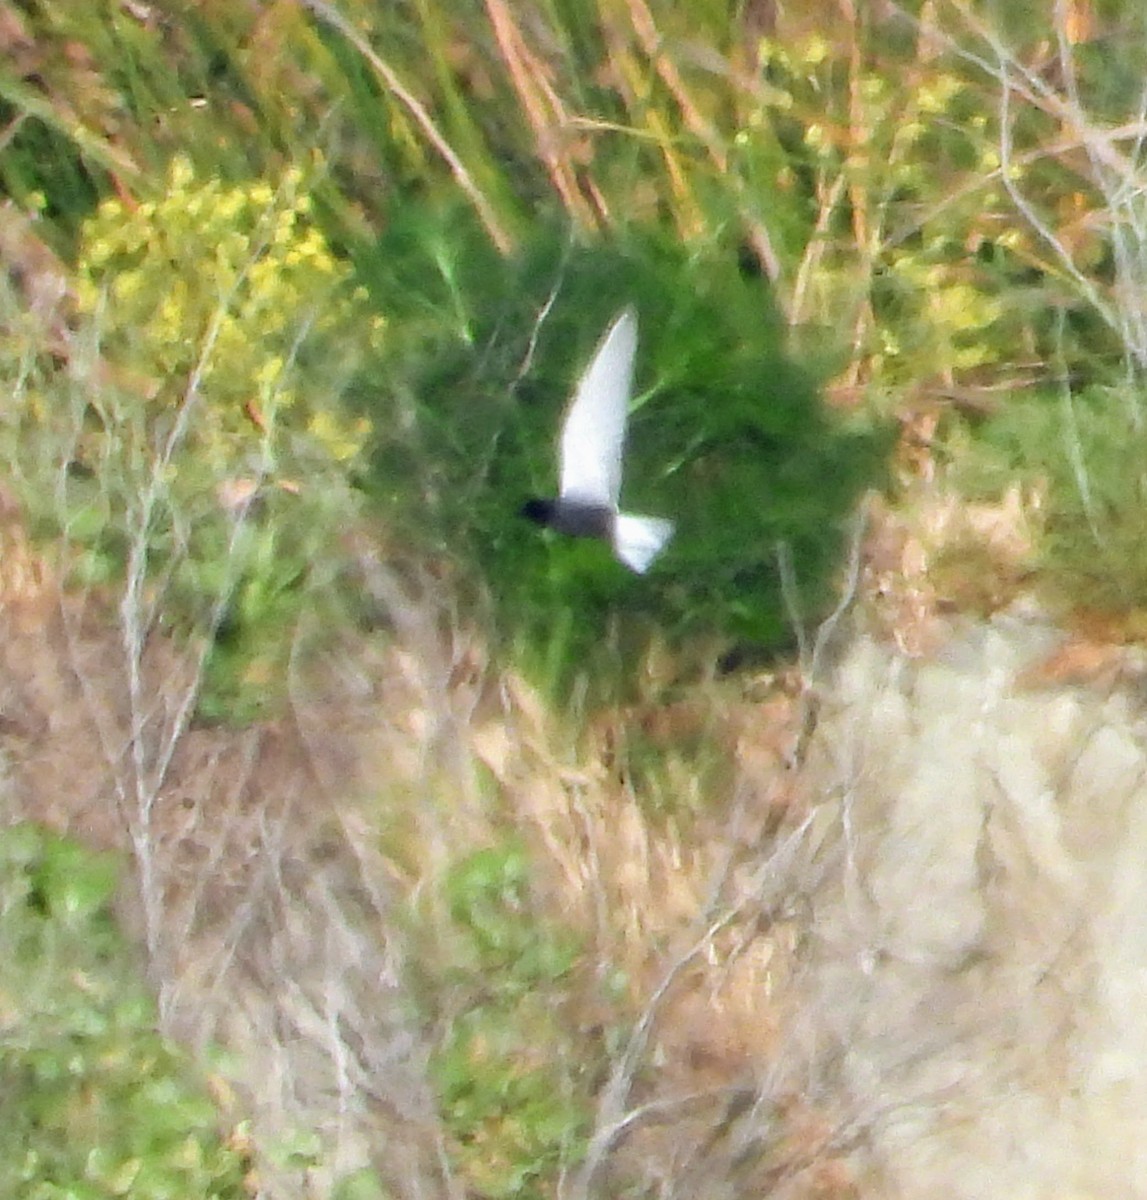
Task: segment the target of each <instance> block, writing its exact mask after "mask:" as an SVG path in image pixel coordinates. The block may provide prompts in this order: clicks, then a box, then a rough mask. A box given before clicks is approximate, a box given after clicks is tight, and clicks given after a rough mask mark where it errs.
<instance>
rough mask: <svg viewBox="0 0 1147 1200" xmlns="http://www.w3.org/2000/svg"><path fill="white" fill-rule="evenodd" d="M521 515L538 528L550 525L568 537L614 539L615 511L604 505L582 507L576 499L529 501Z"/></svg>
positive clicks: (585, 505) (523, 507)
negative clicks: (538, 526) (534, 523)
mask: <svg viewBox="0 0 1147 1200" xmlns="http://www.w3.org/2000/svg"><path fill="white" fill-rule="evenodd" d="M522 516H524V517H529V519H530V520H531V521H534V522H536V523H537V524H538V525H547V526H549V528H550V529H556V530H557V532H558V533H564V534H566V535H567V536H568V537H592V538H603V539H604V540H606V541H609V540H610V538H612V537H613V518H614V512H613V509H611V508H607V507H606V506H605V505H604V504H583V503H580V502H579V501H577V500H527V501H526V503H525V504H524V505H522Z"/></svg>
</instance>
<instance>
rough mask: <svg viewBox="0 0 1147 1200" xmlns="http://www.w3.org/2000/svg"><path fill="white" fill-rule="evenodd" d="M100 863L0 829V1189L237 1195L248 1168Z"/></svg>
mask: <svg viewBox="0 0 1147 1200" xmlns="http://www.w3.org/2000/svg"><path fill="white" fill-rule="evenodd" d="M114 887H115V871H114V868H113V866H112V865H111V863H110V862H109V861H108V860H107V859H106V858H102V857H99V856H96V855H93V854H91V853H89V852H87V851H85V850H83V849H82V848H80V847H79V846H77V845H76V844H75V843H74V842H71V841H68V840H66V839H64V838H60V837H57V836H56V835H54V834H50V833H47V832H45V831H43V830H41V829H39V828H37V827H35V826H32V825H19V826H15V827H12V828H8V829H5V830H3V831H0V1028H2V1031H3V1037H2V1038H0V1194H3V1195H4V1196H11V1197H14V1198H15V1197H19V1198H20V1200H105V1198H107V1197H114V1196H130V1197H132V1200H176V1198H178V1200H195V1198H197V1197H202V1198H203V1200H209V1198H210V1200H239V1198H240V1197H243V1196H246V1195H248V1194H249V1193H248V1192H247V1190H246V1188H245V1185H244V1178H245V1175H246V1171H247V1163H246V1161H245V1159H244V1156H243V1155H242V1154H241V1153H240V1152H238V1151H237V1150H233V1149H230V1148H229V1147H228V1146H227V1145H226V1144H225V1143H224V1142H223V1140H222V1139H221V1137H220V1135H219V1131H218V1129H217V1127H216V1122H217V1114H216V1112H215V1110H214V1108H213V1106H212V1104H211V1103H210V1101H209V1100H208V1099H207V1097H206V1096H205V1094H204V1093H203V1090H202V1087H201V1085H200V1083H199V1081H197V1080H196V1079H195V1076H194V1072H193V1071H192V1070H191V1068H190V1066H189V1064H188V1063H187V1062H186V1061H185V1060H184V1059H183V1057H182V1056H181V1055H180V1054H179V1053H178V1052H177V1051H176V1050H174V1049H173V1048H172V1047H171V1046H170V1045H169V1044H168V1043H167V1042H165V1041H164V1040H163V1038H161V1037H160V1036H159V1034H158V1033H157V1032H156V1013H155V1007H154V1004H153V1003H152V1001H151V999H150V998H149V997H148V995H147V992H146V990H145V988H144V986H143V983H142V981H141V980H140V979H139V977H138V974H137V969H136V966H137V964H136V963H135V961H134V959H133V957H132V955H131V953H130V952H129V951H128V949H127V947H126V945H125V943H124V942H123V940H122V938H121V937H120V935H119V933H118V931H117V929H116V926H115V922H114V920H113V917H112V914H111V910H110V907H109V905H110V901H111V895H112V892H113V890H114Z"/></svg>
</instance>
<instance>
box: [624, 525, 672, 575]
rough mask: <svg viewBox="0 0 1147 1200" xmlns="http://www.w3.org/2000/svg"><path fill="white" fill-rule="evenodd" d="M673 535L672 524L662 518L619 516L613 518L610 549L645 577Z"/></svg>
mask: <svg viewBox="0 0 1147 1200" xmlns="http://www.w3.org/2000/svg"><path fill="white" fill-rule="evenodd" d="M672 536H673V522H672V521H666V520H664V519H663V518H662V517H634V516H630V515H629V514H628V513H618V514H617V516H616V517H614V519H613V549H614V552H615V553H616V555H617V557H618V558H620V559H621V561H622V562H623V563H625V565H626V566H627V567H629V568H630V569H631V570H634V571H636V572H637V573H638V574H639V575H644V574H645V572H646V571H648V570H649V567H650V565H651V564H652V562H653V560H654V559H655V558H656V557H657V556H658V555H659V554H660V553H661V551H662V550H664V549H665V546H666V543H668V541H669V539H670V538H671V537H672Z"/></svg>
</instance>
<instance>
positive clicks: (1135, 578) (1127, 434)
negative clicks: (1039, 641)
mask: <svg viewBox="0 0 1147 1200" xmlns="http://www.w3.org/2000/svg"><path fill="white" fill-rule="evenodd" d="M972 461H973V463H974V464H975V468H976V470H975V473H974V474H973V473H972V468H971V467H969V468H966V470H965V473H966V474H967V475H969V476H970V477H971V478H972V479H973V480H974V481H975V482H978V484H979V486H981V487H990V486H991V484H992V483H993V482H995V483H996V484H997V485H999V484H1006V483H1008V482H1011V481H1012V480H1014V479H1015V478H1016V475H1017V473H1021V476H1026V478H1027V479H1028V481H1029V483H1030V484H1031V485H1032V486H1039V487H1041V490H1042V491H1043V493H1044V495H1043V500H1042V503H1041V506H1040V517H1041V520H1040V537H1039V554H1040V565H1041V575H1042V581H1043V585H1044V588H1045V590H1046V591H1047V592H1048V593H1049V594H1050V595H1051V596H1052V597H1054V598H1055V599H1056V600H1058V601H1060V602H1063V601H1067V602H1068V603H1069V604H1072V605H1074V606H1079V605H1083V606H1085V607H1088V608H1091V609H1098V610H1106V611H1116V612H1122V611H1127V610H1143V609H1147V527H1145V525H1144V521H1143V513H1144V511H1147V468H1145V466H1144V464H1145V463H1147V408H1145V407H1144V404H1143V397H1140V396H1134V395H1130V396H1129V395H1128V393H1127V392H1126V391H1122V392H1118V393H1117V392H1114V391H1112V390H1109V389H1100V388H1091V389H1088V390H1087V391H1086V392H1084V393H1083V394H1081V395H1079V396H1075V397H1071V398H1067V397H1064V396H1062V395H1061V396H1048V395H1039V396H1035V397H1032V398H1030V399H1026V400H1022V401H1020V400H1013V402H1012V403H1011V404H1010V405H1009V406H1008V408H1007V409H1006V410H1005V411H1004V412H1003V413H1002V414H1001V415H1000V416H999V417H998V418H996V419H995V420H993V421H992V422H990V423H989V424H988V425H987V427H986V428H985V430H984V433H983V435H982V439H981V444H980V446H979V447H977V449H976V450H975V452H974V453H973V459H972Z"/></svg>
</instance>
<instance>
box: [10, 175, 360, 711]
mask: <svg viewBox="0 0 1147 1200" xmlns="http://www.w3.org/2000/svg"><path fill="white" fill-rule="evenodd" d="M76 274H77V278H76V283H75V304H76V310H77V312H76V318H77V323H78V324H79V326H80V327H81V330H82V333H83V338H84V339H86V340H87V341H88V342H90V343H91V345H90V348H86V351H85V352H86V353H88V354H90V355H91V356H92V357H93V358H95V356H96V355H97V354H98V359H97V360H96V361H95V362H94V365H91V366H90V367H89V368H88V371H89V374H88V375H86V376H81V377H80V379H79V380H71V379H66V378H63V377H62V376H61V375H60V374H59V373H52V372H50V371H49V372H48V373H47V374H46V375H45V377H44V378H42V379H41V380H39V381H38V382H36V384H35V385H34V386H32V385H29V386H23V387H22V390H21V392H20V393H19V394H20V398H21V400H22V403H21V404H20V406H19V407H18V409H17V410H16V417H15V419H14V420H12V421H11V422H10V423H9V424H8V426H7V427H6V430H5V432H6V434H7V436H8V444H7V446H6V449H7V451H8V455H9V457H10V460H11V461H12V462H13V463H17V464H19V466H18V470H19V473H20V475H21V476H23V477H24V478H25V480H26V483H27V489H26V490H27V503H28V510H29V512H30V513H31V515H32V517H33V520H34V522H35V524H36V526H37V528H38V529H40V530H41V531H42V532H43V533H45V534H46V535H47V536H48V537H54V538H62V539H64V540H65V541H66V542H67V544H68V547H69V549H68V555H67V566H68V568H69V570H70V571H71V573H72V580H73V582H74V583H77V584H79V585H82V586H89V585H96V586H103V585H110V586H113V587H120V586H122V585H123V584H124V582H125V580H127V581H128V584H129V586H131V587H135V588H136V589H137V597H138V598H139V599H140V600H141V602H145V603H146V604H149V605H151V606H152V608H153V615H154V616H157V617H158V619H161V620H162V621H163V622H164V623H165V625H166V626H167V627H168V628H171V629H174V630H175V631H177V632H179V633H182V634H185V635H191V636H192V637H194V638H197V639H205V640H206V641H207V643H208V644H209V645H210V653H209V655H208V657H207V660H206V677H205V679H204V686H203V690H202V693H201V697H200V712H201V713H202V714H203V715H205V716H208V717H218V718H230V719H236V720H245V719H249V718H250V717H252V716H255V715H257V714H258V713H259V712H260V711H261V710H262V709H264V708H265V707H267V705H268V704H273V701H274V697H275V695H276V694H277V692H278V691H279V690H281V689H278V688H277V687H276V680H277V679H279V678H280V677H281V675H282V672H283V670H284V667H285V664H286V662H287V659H288V657H289V656H290V654H291V653H292V652H293V651H294V650H295V649H297V642H296V639H297V632H298V629H297V627H298V617H299V615H300V613H301V612H303V611H304V609H306V610H309V611H313V609H314V596H315V595H316V593H320V592H321V593H325V594H326V595H327V596H330V595H331V594H332V589H331V588H330V587H329V585H330V583H331V582H332V581H333V580H334V579H335V578H336V577H337V576H338V573H339V571H340V570H341V564H342V559H340V557H339V553H338V538H339V535H340V534H341V533H342V531H343V530H345V529H346V527H347V524H348V521H349V520H350V519H351V518H352V517H353V513H354V503H355V502H354V497H353V495H352V492H351V489H350V485H349V483H348V480H347V474H348V469H349V466H350V464H351V463H352V462H353V460H354V459H355V457H356V456H357V455H358V453H359V451H360V449H361V447H362V445H363V442H364V440H365V439H366V437H367V435H368V433H369V428H368V425H367V423H366V421H365V419H364V418H363V417H362V416H361V415H360V416H352V415H351V414H350V413H349V412H348V411H347V410H346V409H345V408H344V407H343V405H342V400H341V392H342V390H343V389H344V388H345V386H346V385H347V383H348V381H349V380H350V378H351V377H352V376H353V374H354V372H355V370H356V369H357V366H358V364H359V363H360V362H361V360H362V359H363V358H364V357H365V356H367V355H369V354H371V353H373V352H374V349H375V347H376V346H377V343H378V340H379V338H380V336H381V331H382V322H381V321H380V320H378V319H377V318H376V317H373V316H372V315H371V313H370V312H369V311H368V310H367V308H366V307H365V305H364V302H363V301H364V297H363V296H362V294H361V293H359V294H356V293H355V292H354V289H353V287H352V284H351V281H350V278H349V269H348V268H347V266H346V265H345V264H344V263H341V262H340V261H338V260H337V259H336V258H335V257H334V256H333V254H332V252H331V250H330V249H329V247H328V246H327V243H326V241H325V239H324V237H323V235H322V234H321V232H320V231H319V229H318V227H317V226H316V224H315V222H314V221H313V219H312V218H311V216H310V200H309V192H308V179H307V177H306V175H305V174H304V173H303V172H302V171H301V170H299V169H291V170H289V171H287V172H285V173H284V176H283V178H282V179H281V180H280V181H279V183H278V184H277V185H275V186H272V184H270V183H268V182H265V181H263V180H254V181H250V182H248V183H246V184H243V185H228V184H224V183H222V182H220V181H219V180H216V179H208V180H202V179H198V178H196V176H195V175H194V173H193V171H192V168H191V167H190V165H189V164H188V162H187V161H186V160H183V159H177V160H175V161H174V162H173V163H172V165H171V168H170V171H169V174H168V178H167V181H166V189H165V192H164V194H163V196H162V197H161V198H160V199H158V200H155V201H149V202H145V203H142V204H139V205H135V206H132V205H129V204H127V203H125V202H123V201H121V200H118V199H113V200H108V201H105V202H104V203H103V204H102V205H101V206H100V207H99V209H98V210H97V212H96V213H95V214H94V215H93V216H92V217H91V218H90V219H89V220H88V221H86V222H85V223H84V225H83V227H82V233H81V237H80V244H79V252H78V263H77V272H76ZM77 344H79V341H78V342H77ZM19 369H20V368H19V365H18V364H15V365H13V366H12V367H11V371H10V373H11V374H12V375H13V376H16V375H18V374H19ZM140 620H141V622H143V623H145V618H144V617H141V618H140Z"/></svg>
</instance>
